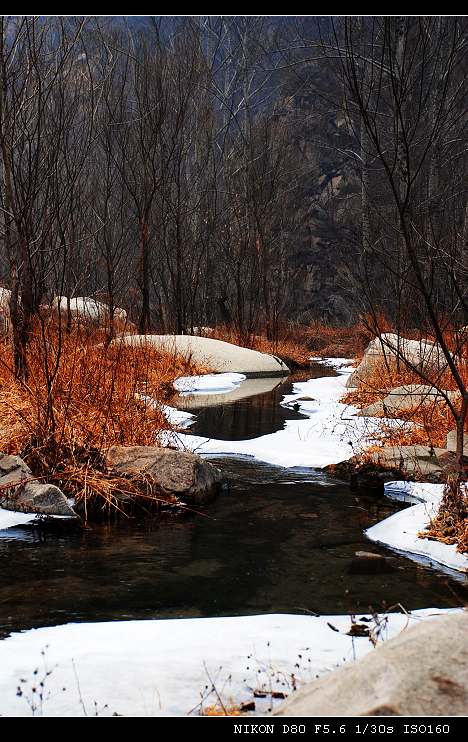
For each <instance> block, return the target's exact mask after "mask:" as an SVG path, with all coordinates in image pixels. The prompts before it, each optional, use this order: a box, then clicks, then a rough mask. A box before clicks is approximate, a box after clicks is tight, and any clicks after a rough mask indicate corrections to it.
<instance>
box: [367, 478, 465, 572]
mask: <svg viewBox="0 0 468 742" xmlns="http://www.w3.org/2000/svg"><path fill="white" fill-rule="evenodd" d="M443 489H444V487H443V485H442V484H426V483H419V482H388V483H387V484H386V485H385V494H386V495H387V496H388V497H390V498H392V499H394V500H400V501H401V500H402V501H405V502H411V503H416V504H413V505H412V507H409V508H406V509H405V510H401V511H400V512H398V513H394V515H391V516H390V517H389V518H386V519H385V520H383V521H381V522H380V523H377V524H376V525H375V526H372V527H371V528H368V529H367V531H366V532H365V533H366V536H367V537H368V538H369V539H370V540H371V541H375V542H376V543H379V544H383V545H384V546H389V547H390V548H392V549H395V550H396V551H399V552H403V553H404V554H405V556H408V557H410V558H411V559H413V560H415V561H422V562H424V563H426V564H427V563H429V564H431V565H432V566H439V565H442V566H443V567H448V568H449V569H451V570H456V571H458V572H468V556H467V555H466V554H460V553H459V552H458V551H457V547H456V546H455V545H450V544H444V543H441V542H440V541H433V540H429V539H422V538H419V536H418V533H420V532H421V531H423V530H424V529H425V528H426V527H427V525H428V524H429V521H430V520H431V518H433V517H434V515H435V514H436V513H437V510H438V508H439V505H440V501H441V499H442V495H443Z"/></svg>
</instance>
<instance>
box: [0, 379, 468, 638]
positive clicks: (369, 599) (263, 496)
mask: <svg viewBox="0 0 468 742" xmlns="http://www.w3.org/2000/svg"><path fill="white" fill-rule="evenodd" d="M324 373H325V372H324V369H323V367H317V368H316V369H315V374H314V370H313V369H312V370H311V372H309V373H308V374H307V378H310V377H311V376H313V375H316V376H323V375H324ZM330 373H333V372H332V371H330ZM275 384H276V387H275ZM270 386H271V387H274V388H272V389H271V391H268V392H263V393H262V394H258V395H255V396H251V397H249V398H247V399H243V400H237V401H231V402H230V403H228V404H224V405H218V406H215V407H208V406H206V401H207V400H206V399H205V400H204V402H203V404H204V406H203V407H200V409H198V411H197V410H195V409H194V408H193V406H192V411H197V422H196V425H195V426H193V427H192V429H191V430H192V431H193V432H194V433H197V434H200V435H207V436H211V437H215V438H223V439H231V440H233V439H239V438H249V437H255V436H258V435H262V434H265V433H270V432H273V431H275V430H278V429H280V428H281V426H282V425H283V422H284V420H285V419H291V418H294V417H300V415H299V413H295V412H294V411H292V410H288V409H285V408H282V407H280V405H279V402H280V401H281V398H282V396H283V395H284V394H287V393H289V392H290V390H291V381H286V382H281V383H280V382H278V381H277V380H276V381H274V380H272V381H271V384H270ZM200 404H201V402H200ZM214 463H215V464H216V465H217V466H219V467H220V468H222V469H223V471H224V472H225V474H226V476H227V478H228V480H229V482H230V487H229V490H228V491H227V492H226V493H224V494H222V495H221V496H220V497H219V498H218V499H217V500H216V501H215V502H214V503H213V504H212V505H210V507H209V509H207V511H206V512H205V514H203V515H193V514H192V515H184V516H175V515H171V514H166V515H164V516H163V517H162V518H161V519H160V520H158V521H152V522H137V521H131V522H121V523H118V524H110V525H93V526H92V527H91V528H90V529H89V530H86V531H84V532H81V533H73V534H62V535H51V534H48V535H47V536H44V535H43V534H39V533H38V532H37V531H35V530H33V529H26V528H14V529H9V530H7V531H3V532H0V634H1V635H5V634H7V633H8V632H9V631H12V630H15V629H24V628H30V627H33V626H47V625H52V624H58V623H66V622H68V621H93V620H99V621H102V620H122V619H130V618H138V619H143V618H164V617H183V616H217V615H235V614H249V613H250V614H254V613H272V612H287V613H296V612H304V611H305V612H307V611H312V612H317V613H322V614H323V613H347V612H364V611H368V610H369V609H376V610H378V609H384V608H386V607H387V608H388V607H390V606H393V605H395V604H397V603H400V604H402V605H403V606H404V607H405V608H406V609H415V608H422V607H429V606H431V607H434V606H436V607H443V606H455V605H460V603H461V602H466V598H467V595H468V589H467V584H466V581H465V582H463V580H460V579H459V580H455V579H453V577H451V576H450V575H448V574H444V573H443V572H439V571H436V570H433V569H431V568H429V567H427V566H424V565H421V564H416V563H414V562H412V561H410V560H409V559H407V558H405V557H403V556H399V555H397V554H393V553H392V552H390V551H388V550H386V549H385V548H383V547H379V546H377V545H375V544H372V543H370V542H369V541H367V540H366V538H365V537H364V536H363V530H364V529H365V528H367V527H369V526H370V525H372V524H373V523H376V522H377V521H379V520H381V519H382V518H384V517H386V516H387V515H390V514H391V513H392V512H394V511H395V510H396V509H398V507H399V506H397V505H395V504H394V503H391V502H389V501H387V500H386V499H385V498H382V497H378V496H376V495H375V494H370V493H369V494H365V493H359V494H356V493H354V492H351V490H350V489H349V487H348V486H347V485H346V484H344V483H340V482H337V481H335V480H332V479H329V478H327V477H326V476H325V475H324V474H322V473H321V472H319V471H314V470H307V469H282V468H279V467H273V466H270V465H266V464H262V463H260V462H257V461H253V460H252V459H248V458H243V459H241V458H237V459H236V458H230V459H229V458H224V457H223V458H216V460H215V461H214ZM359 550H367V551H372V552H375V553H381V554H384V555H386V556H389V557H391V561H390V563H389V564H388V565H387V569H388V571H385V572H383V573H379V572H377V573H370V574H365V573H364V574H363V573H362V566H360V564H359V563H357V562H356V557H355V552H356V551H359Z"/></svg>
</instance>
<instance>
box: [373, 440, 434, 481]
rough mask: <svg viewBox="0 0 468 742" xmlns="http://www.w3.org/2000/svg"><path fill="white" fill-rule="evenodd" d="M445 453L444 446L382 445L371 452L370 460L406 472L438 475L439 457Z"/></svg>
mask: <svg viewBox="0 0 468 742" xmlns="http://www.w3.org/2000/svg"><path fill="white" fill-rule="evenodd" d="M446 453H447V451H446V449H445V448H430V447H429V446H416V445H415V446H384V447H383V448H380V449H379V450H378V451H376V452H375V453H373V454H372V460H373V461H374V462H375V463H376V464H380V465H381V466H385V467H387V468H392V469H401V471H402V472H406V473H407V474H421V475H429V474H432V475H433V474H437V475H439V474H440V473H441V471H442V468H443V464H442V462H441V461H440V460H439V459H440V457H441V456H443V455H444V454H446Z"/></svg>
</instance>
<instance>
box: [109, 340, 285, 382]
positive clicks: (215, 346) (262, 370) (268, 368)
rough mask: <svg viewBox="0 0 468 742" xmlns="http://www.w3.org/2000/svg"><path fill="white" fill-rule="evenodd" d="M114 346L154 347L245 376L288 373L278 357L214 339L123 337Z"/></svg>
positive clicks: (213, 367)
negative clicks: (120, 344)
mask: <svg viewBox="0 0 468 742" xmlns="http://www.w3.org/2000/svg"><path fill="white" fill-rule="evenodd" d="M113 343H123V344H125V345H135V346H141V345H145V344H148V345H152V346H153V347H155V348H157V349H159V350H163V351H165V352H167V353H174V354H178V355H182V356H185V357H186V358H190V359H191V360H192V361H194V362H195V363H199V364H201V365H204V366H208V367H209V368H211V369H212V370H213V371H216V372H218V373H225V372H236V373H241V374H246V376H284V375H285V374H288V373H289V369H288V367H287V366H286V364H285V363H283V361H282V360H281V359H280V358H277V357H276V356H273V355H269V354H268V353H260V352H259V351H258V350H251V349H250V348H242V347H240V346H238V345H233V343H226V342H224V341H223V340H214V339H213V338H207V337H198V336H193V335H124V336H122V337H121V338H119V339H118V340H114V341H113Z"/></svg>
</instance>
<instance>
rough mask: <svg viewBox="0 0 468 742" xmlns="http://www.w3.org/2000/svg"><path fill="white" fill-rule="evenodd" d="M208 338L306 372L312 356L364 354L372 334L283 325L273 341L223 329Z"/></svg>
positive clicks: (360, 327) (318, 325)
mask: <svg viewBox="0 0 468 742" xmlns="http://www.w3.org/2000/svg"><path fill="white" fill-rule="evenodd" d="M210 337H213V338H216V339H217V340H224V341H225V342H228V343H234V344H235V345H243V346H244V347H247V348H252V349H253V350H258V351H260V352H261V353H270V354H272V355H275V356H278V357H279V358H281V359H282V360H283V361H284V362H285V363H286V364H287V365H288V366H289V367H290V368H291V369H295V368H308V367H309V365H310V358H311V356H314V355H317V354H318V355H321V356H335V357H337V356H338V357H346V358H355V357H357V356H358V355H361V354H362V352H363V351H364V348H365V347H366V345H367V344H368V343H369V341H370V339H371V333H369V331H368V330H366V328H365V326H364V324H359V325H353V326H352V327H332V326H329V325H325V324H322V323H318V322H316V323H313V324H311V325H302V324H295V323H284V324H283V325H282V326H281V327H280V328H279V330H278V337H277V338H276V339H274V340H270V339H268V337H267V336H266V335H265V334H251V335H248V336H247V337H245V336H241V335H240V334H239V333H238V332H236V330H234V329H233V328H230V327H227V326H225V325H218V326H217V327H215V328H214V329H213V331H212V332H211V333H210Z"/></svg>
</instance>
